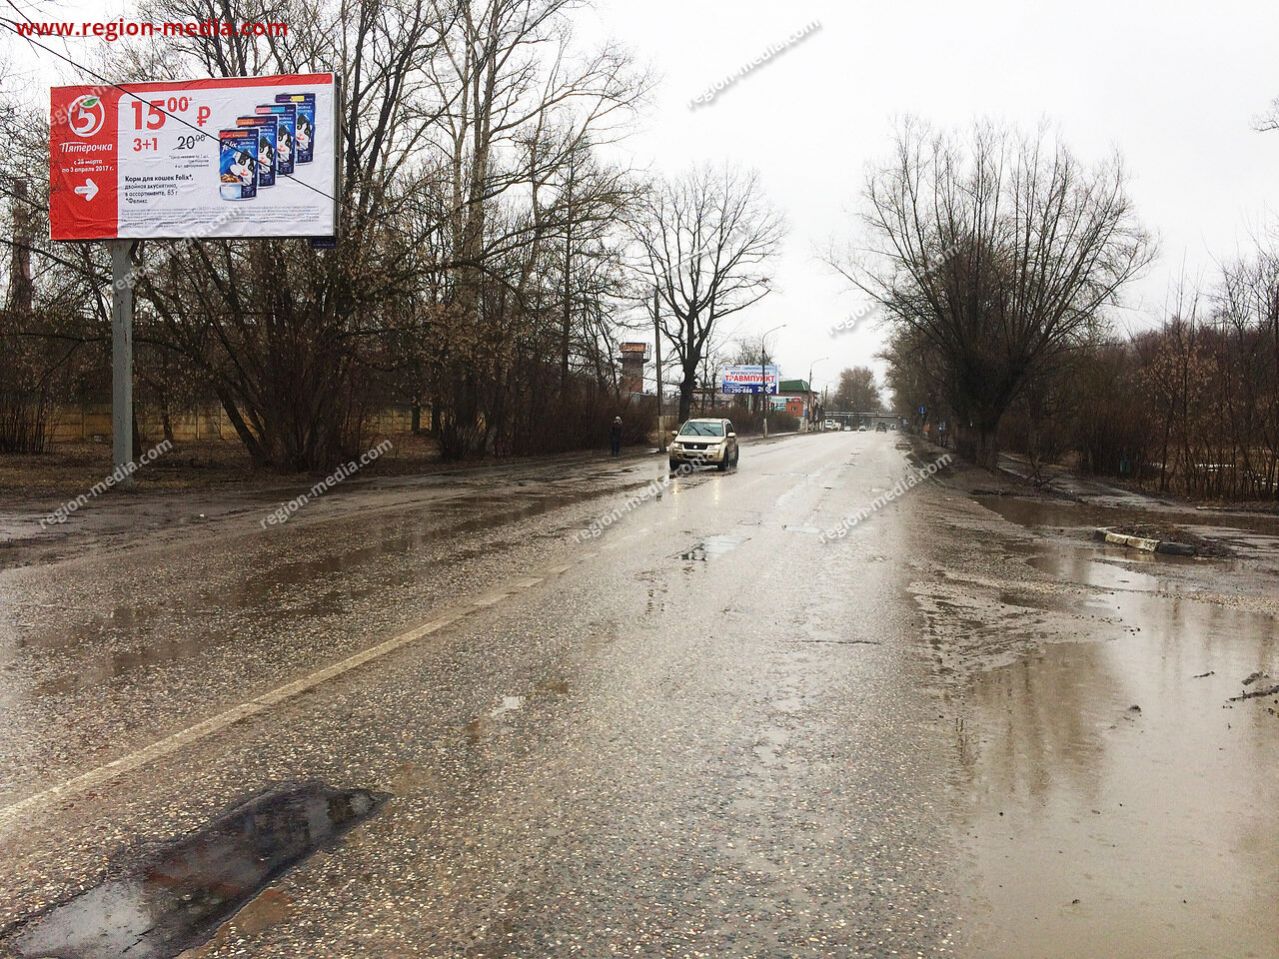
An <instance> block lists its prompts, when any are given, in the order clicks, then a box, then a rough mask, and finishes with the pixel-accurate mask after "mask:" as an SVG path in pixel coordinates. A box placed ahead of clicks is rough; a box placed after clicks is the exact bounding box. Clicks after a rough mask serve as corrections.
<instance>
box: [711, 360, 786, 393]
mask: <svg viewBox="0 0 1279 959" xmlns="http://www.w3.org/2000/svg"><path fill="white" fill-rule="evenodd" d="M763 371H767V373H768V376H767V385H768V388H767V389H764V388H763V385H762V384H763V383H764V382H765V378H764V377H762V376H761V375H760V374H761V373H762V372H763ZM779 379H780V376H779V375H778V370H777V367H775V366H773V365H771V364H770V365H768V366H766V367H764V368H763V370H761V368H760V366H759V364H758V363H756V364H755V365H754V366H752V365H751V364H749V363H744V364H742V365H740V366H730V367H727V368H726V369H725V370H724V374H723V378H722V379H721V381H720V392H721V393H776V392H777V387H778V380H779Z"/></svg>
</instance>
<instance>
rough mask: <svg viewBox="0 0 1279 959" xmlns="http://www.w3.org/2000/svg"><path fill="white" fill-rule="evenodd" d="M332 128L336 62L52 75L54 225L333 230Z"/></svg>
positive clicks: (59, 233)
mask: <svg viewBox="0 0 1279 959" xmlns="http://www.w3.org/2000/svg"><path fill="white" fill-rule="evenodd" d="M337 132H338V131H337V96H336V77H335V76H334V74H332V73H307V74H288V75H281V76H266V77H217V78H212V79H205V80H166V81H157V82H154V83H128V84H109V83H104V84H99V85H97V86H76V87H54V88H53V89H52V91H51V92H50V127H49V153H50V164H49V181H50V182H49V226H50V234H51V236H52V238H53V239H54V240H116V239H120V240H129V239H139V240H141V239H179V238H185V237H190V238H194V239H200V238H215V237H221V238H228V239H229V238H257V237H317V236H319V237H328V236H333V235H335V234H336V232H337V200H336V197H337V190H338V184H337V142H338V138H337ZM250 141H251V142H250ZM250 180H252V182H251V183H250Z"/></svg>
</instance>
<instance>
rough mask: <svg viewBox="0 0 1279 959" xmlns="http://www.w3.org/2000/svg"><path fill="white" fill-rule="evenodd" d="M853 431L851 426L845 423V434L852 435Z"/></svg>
mask: <svg viewBox="0 0 1279 959" xmlns="http://www.w3.org/2000/svg"><path fill="white" fill-rule="evenodd" d="M852 431H853V428H852V427H851V426H849V425H848V424H847V423H845V424H844V432H845V433H851V432H852Z"/></svg>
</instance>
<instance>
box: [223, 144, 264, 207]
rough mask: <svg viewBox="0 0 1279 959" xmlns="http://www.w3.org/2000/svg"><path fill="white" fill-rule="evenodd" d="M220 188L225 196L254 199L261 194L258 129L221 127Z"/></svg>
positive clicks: (232, 198) (225, 197)
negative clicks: (222, 128)
mask: <svg viewBox="0 0 1279 959" xmlns="http://www.w3.org/2000/svg"><path fill="white" fill-rule="evenodd" d="M218 144H219V155H218V180H219V182H218V192H219V194H220V196H221V197H222V199H224V200H251V199H253V197H255V196H257V195H258V174H257V170H258V132H257V130H256V129H245V128H239V127H238V128H236V129H234V130H219V131H218Z"/></svg>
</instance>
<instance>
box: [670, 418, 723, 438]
mask: <svg viewBox="0 0 1279 959" xmlns="http://www.w3.org/2000/svg"><path fill="white" fill-rule="evenodd" d="M679 435H680V436H723V435H724V424H723V423H699V422H697V421H696V420H689V421H688V422H687V423H685V424H684V425H683V426H681V427H680V428H679Z"/></svg>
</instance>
